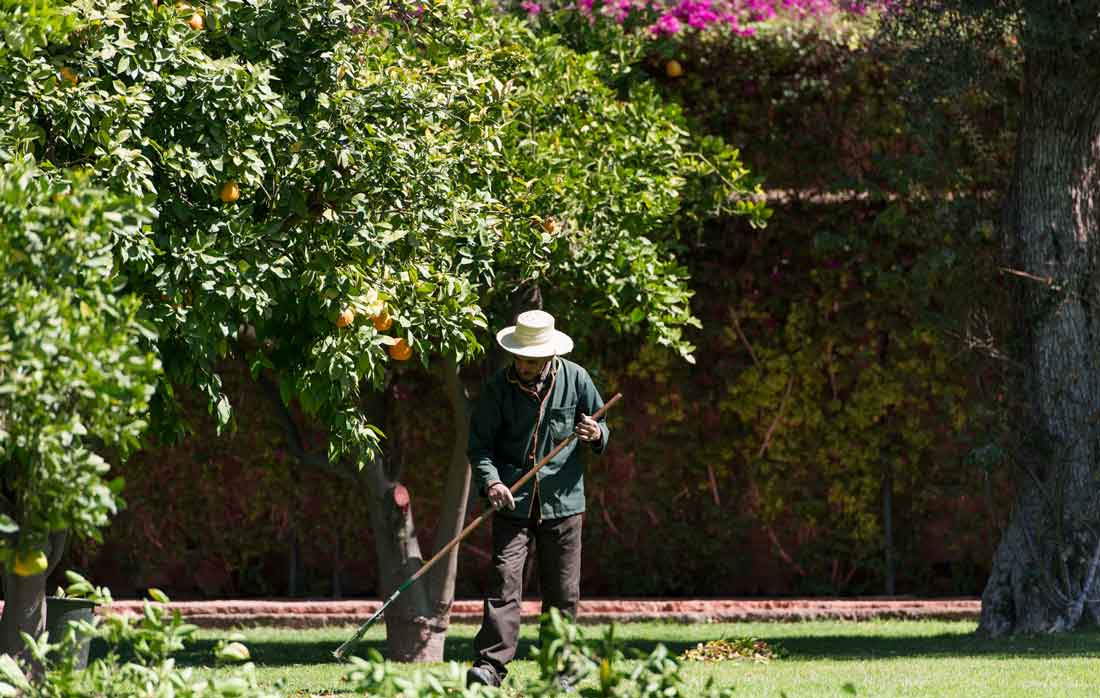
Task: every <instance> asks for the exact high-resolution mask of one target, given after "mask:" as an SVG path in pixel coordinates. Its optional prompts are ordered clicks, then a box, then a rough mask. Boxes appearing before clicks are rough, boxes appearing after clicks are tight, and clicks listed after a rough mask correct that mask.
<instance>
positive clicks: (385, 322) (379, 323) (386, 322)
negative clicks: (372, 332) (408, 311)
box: [371, 310, 393, 332]
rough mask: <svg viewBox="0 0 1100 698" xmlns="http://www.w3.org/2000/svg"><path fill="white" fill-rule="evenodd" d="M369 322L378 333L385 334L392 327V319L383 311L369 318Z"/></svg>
mask: <svg viewBox="0 0 1100 698" xmlns="http://www.w3.org/2000/svg"><path fill="white" fill-rule="evenodd" d="M371 322H373V323H374V329H376V330H378V331H379V332H385V331H386V330H388V329H390V328H391V327H393V318H392V317H390V314H389V313H388V312H386V311H385V310H383V311H382V312H380V313H378V314H377V315H375V316H373V317H371Z"/></svg>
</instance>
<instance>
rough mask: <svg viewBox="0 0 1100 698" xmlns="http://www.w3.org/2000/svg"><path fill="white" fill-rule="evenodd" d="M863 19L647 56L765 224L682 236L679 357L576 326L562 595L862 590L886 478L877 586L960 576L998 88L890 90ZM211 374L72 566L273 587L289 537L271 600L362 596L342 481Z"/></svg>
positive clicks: (436, 482)
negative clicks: (188, 433)
mask: <svg viewBox="0 0 1100 698" xmlns="http://www.w3.org/2000/svg"><path fill="white" fill-rule="evenodd" d="M868 37H869V34H868V31H867V26H866V25H858V26H856V25H853V26H829V27H825V28H822V27H818V28H817V29H814V28H812V27H811V28H807V27H802V28H799V27H797V26H795V25H792V24H784V23H776V24H774V25H769V26H764V27H761V28H759V29H758V31H757V32H756V33H755V35H754V36H751V37H747V36H736V35H730V34H724V35H717V34H705V33H704V34H698V35H692V36H691V37H690V38H687V39H685V40H684V43H668V42H665V43H661V44H654V48H653V50H652V51H651V52H650V54H649V56H648V57H647V59H646V63H645V64H644V66H643V67H645V68H646V69H647V70H649V71H650V72H651V73H652V76H653V79H655V80H658V81H660V82H661V83H662V86H663V88H664V89H665V91H666V94H667V96H668V98H669V99H672V100H676V101H679V102H680V103H681V104H682V105H683V109H684V111H685V113H686V114H688V115H689V116H690V118H691V119H692V122H693V123H694V124H695V125H696V127H697V128H699V129H702V130H706V131H709V132H712V133H715V134H718V135H722V136H724V137H725V138H727V139H728V140H729V141H730V142H733V143H736V144H739V145H740V146H741V148H742V156H743V157H744V159H745V161H746V162H748V163H750V164H751V167H752V169H753V171H754V172H757V173H759V174H761V175H762V176H763V177H764V178H765V181H766V188H767V189H768V191H769V192H770V193H771V194H770V196H771V205H772V207H773V209H774V215H773V216H772V218H771V221H770V223H769V226H768V227H767V228H766V229H764V230H756V229H753V228H752V227H750V226H749V225H747V224H745V223H742V222H739V221H737V220H735V219H729V220H716V221H712V222H710V223H709V224H707V226H706V227H705V228H704V229H703V230H701V231H700V232H699V233H698V234H697V235H695V236H693V237H691V238H689V239H684V240H683V241H682V250H681V252H680V258H681V261H683V262H684V263H686V264H687V266H688V267H689V268H690V269H691V271H692V273H693V277H694V287H695V290H696V296H695V299H694V301H693V311H694V312H695V314H696V315H697V316H698V317H699V318H700V319H702V320H703V323H704V326H703V328H702V329H701V330H699V331H698V332H696V333H695V334H696V336H694V337H692V338H691V340H692V341H693V342H694V343H695V344H696V345H697V346H698V351H697V352H696V358H697V361H698V363H697V364H696V365H694V366H692V365H688V364H686V363H684V362H683V361H682V360H681V359H680V358H679V357H678V356H675V355H672V354H671V353H668V352H666V351H663V350H660V349H658V348H655V347H643V348H641V349H640V350H639V348H638V347H637V346H632V345H629V344H625V343H622V342H619V341H616V340H614V339H611V338H610V337H606V338H605V337H600V336H583V337H581V336H578V337H576V339H577V340H578V341H577V345H578V348H577V350H576V352H575V357H574V358H576V359H577V360H579V361H581V362H582V363H584V364H586V365H589V366H591V367H592V369H593V373H594V375H595V376H596V379H597V383H598V384H599V385H600V387H601V388H602V389H603V391H604V392H605V394H607V395H609V394H611V393H612V392H614V391H616V390H619V391H622V392H623V393H624V396H625V398H626V399H625V401H624V405H623V407H622V408H621V409H618V410H617V414H615V415H614V416H613V417H612V428H613V444H614V445H613V448H612V449H611V451H610V452H609V454H608V455H606V456H605V457H604V458H602V459H600V460H597V461H593V462H592V464H591V466H592V467H591V471H590V480H589V487H588V491H589V513H588V517H587V520H586V533H585V536H586V544H587V554H586V558H585V567H584V581H583V589H582V591H583V593H584V594H587V595H734V594H795V593H799V594H802V593H829V594H834V593H840V594H847V593H880V592H881V591H882V590H883V589H884V581H885V575H886V567H885V563H884V540H885V531H884V503H885V502H886V501H887V497H886V494H887V493H889V494H890V497H889V503H890V516H891V518H892V524H893V525H892V527H891V531H892V537H893V556H894V558H895V560H896V572H897V586H896V590H897V592H898V593H913V594H958V593H976V592H978V591H980V588H981V585H982V583H983V581H984V576H985V573H986V570H987V568H988V564H989V560H990V557H991V553H992V546H993V545H994V543H995V541H996V537H997V536H996V531H997V528H998V526H999V525H1000V523H1001V522H1002V521H1003V519H1004V516H1005V513H1006V507H1007V503H1008V501H1009V499H1008V497H1006V496H1005V491H1006V489H1007V487H1008V485H1007V477H1006V473H1003V472H1001V471H1000V470H998V469H997V467H996V466H997V463H996V459H995V458H990V457H988V456H989V454H995V453H996V450H995V444H996V442H997V434H998V429H999V428H1000V419H1001V414H1000V410H999V407H998V405H999V401H1000V399H1001V396H1000V395H999V394H998V393H997V389H996V385H998V381H997V375H998V372H999V371H1000V370H1002V369H1001V366H1000V365H999V364H998V362H997V360H996V359H995V358H992V355H993V353H994V352H993V350H994V349H995V346H996V344H995V342H996V340H997V338H999V337H1000V336H1001V329H1002V324H1003V320H1004V319H1003V318H1002V317H1001V316H1000V315H999V313H1000V312H1001V308H1003V307H1004V303H1003V302H1001V301H1002V296H1001V294H1002V289H1001V286H1000V283H999V279H998V276H997V268H998V265H997V257H998V244H997V240H996V236H995V234H994V225H993V220H994V219H995V216H996V206H997V203H998V199H999V192H1000V191H1001V190H1002V189H1003V183H1004V179H1005V176H1006V168H1007V165H1008V163H1009V160H1010V154H1011V153H1010V147H1011V142H1012V124H1010V123H1006V122H1005V121H1004V120H1003V119H1002V118H1001V114H1003V113H1006V112H1007V110H1006V109H1004V105H1005V104H1006V103H1007V100H1010V99H1011V98H1012V89H1011V88H1012V86H1014V85H1015V84H1016V83H1015V79H1014V76H1012V75H1006V76H1005V79H1004V80H1003V81H1002V82H1003V85H1004V86H1005V88H1006V90H1005V93H1004V94H978V93H975V94H972V95H970V96H969V97H968V98H967V99H966V100H964V101H952V102H950V103H932V102H912V101H906V100H903V99H901V97H902V96H903V91H902V88H901V87H900V86H899V82H900V80H898V79H897V77H896V76H897V75H898V72H897V60H898V59H897V58H896V57H895V56H894V54H893V53H892V52H891V51H890V50H889V47H885V48H884V47H877V48H869V46H870V45H871V44H870V42H869V39H868ZM670 59H675V60H677V61H678V62H679V64H680V65H681V66H682V69H683V75H681V76H679V77H670V72H674V71H669V70H667V67H666V66H667V61H668V60H670ZM922 108H923V109H926V111H925V112H924V113H921V114H914V113H913V112H914V110H918V109H922ZM914 115H916V116H921V117H923V118H922V119H920V120H919V123H920V125H914V122H913V120H911V119H909V118H908V117H910V116H914ZM547 300H548V309H550V310H551V311H553V309H554V305H555V304H565V303H569V302H570V301H569V299H568V298H556V297H554V296H553V294H552V293H549V294H547ZM564 329H565V330H566V331H569V329H570V328H568V327H566V328H564ZM467 373H468V375H467V378H468V379H469V381H470V384H471V386H474V387H476V384H477V383H478V381H479V380H480V377H481V376H480V375H479V374H478V372H477V369H476V368H472V369H471V370H470V371H468V372H467ZM234 390H235V391H236V393H237V394H238V395H239V396H241V397H240V398H239V399H238V401H237V404H239V405H240V407H239V408H238V419H239V424H240V426H239V430H238V432H237V433H236V434H235V435H232V436H230V437H228V438H223V439H218V440H216V439H215V438H214V437H213V431H214V430H213V425H206V424H205V423H204V419H203V417H202V414H201V410H199V409H198V408H197V404H198V403H197V402H196V409H195V410H194V413H193V414H194V417H195V421H196V423H197V424H199V425H200V426H199V427H198V428H197V430H196V433H195V434H194V436H192V437H191V438H190V439H189V440H188V441H187V442H186V443H185V444H184V445H183V446H181V447H178V448H162V449H157V450H155V451H147V452H144V453H142V454H139V455H138V456H137V457H135V458H134V459H132V460H131V461H130V462H129V463H128V464H127V465H126V466H125V467H124V468H123V474H124V475H125V476H126V478H127V483H128V485H127V490H126V493H125V496H126V498H127V499H128V500H129V501H130V502H131V506H130V508H129V509H128V510H126V511H125V512H123V513H122V514H121V515H120V516H119V517H118V518H117V519H116V521H115V522H114V524H113V525H112V528H111V529H110V530H109V531H108V532H106V535H105V540H106V541H107V542H106V543H105V544H104V546H103V547H102V548H84V549H81V550H79V551H77V555H78V557H79V561H80V562H81V563H82V564H83V565H84V566H85V567H87V568H90V569H91V571H92V574H93V575H94V576H95V578H97V579H101V580H103V581H104V582H106V583H109V584H110V585H111V586H112V587H113V588H115V589H116V591H117V592H118V593H120V594H121V595H125V592H126V590H127V589H133V590H134V591H135V592H136V591H138V590H140V589H143V588H144V587H146V586H150V585H153V586H161V587H165V588H168V589H169V590H171V591H173V592H175V594H176V595H178V596H186V595H192V594H205V595H212V596H215V595H273V594H274V595H280V594H285V593H287V592H288V589H289V587H288V579H289V576H290V575H289V572H288V570H289V569H290V567H291V557H290V550H291V549H292V548H296V549H297V551H298V552H297V553H296V554H297V555H298V559H299V560H300V566H301V567H302V568H303V571H304V575H303V576H302V577H301V578H300V579H299V580H298V581H297V589H296V591H297V592H298V593H307V594H311V595H327V594H331V593H333V592H334V591H335V590H336V588H337V587H339V590H340V592H341V593H343V594H375V595H376V594H379V593H380V590H379V589H378V588H377V584H376V581H375V574H376V571H375V566H374V545H373V543H372V542H371V540H370V533H369V530H368V527H367V510H368V507H369V503H368V502H366V501H365V497H366V495H365V489H363V488H356V487H354V486H349V483H348V482H347V481H346V480H343V479H340V478H338V477H336V476H334V475H329V474H326V473H323V472H303V471H301V470H300V469H299V468H298V467H297V466H292V465H291V462H290V460H288V458H287V456H286V454H287V452H288V449H287V447H286V444H285V439H286V435H285V432H284V430H283V429H282V428H281V424H280V420H281V419H282V416H281V415H280V413H279V411H278V409H277V406H276V404H275V403H273V402H271V401H270V400H268V399H267V398H266V396H265V394H264V392H263V390H262V389H261V388H260V387H259V386H256V385H253V384H251V383H250V382H249V381H248V380H247V379H246V377H245V374H243V373H242V374H241V376H240V381H239V382H238V383H237V384H236V385H235V386H234ZM387 400H388V405H389V407H390V409H389V412H388V414H389V417H388V421H389V423H388V424H387V425H386V428H387V433H388V434H389V435H390V439H391V442H392V444H393V447H392V448H391V451H390V452H391V454H393V457H400V458H402V459H404V460H405V463H406V464H407V467H406V468H405V472H407V473H410V476H409V482H407V483H406V484H407V486H408V487H409V489H410V491H411V492H412V494H413V506H414V507H415V508H416V515H417V517H418V520H419V521H420V522H422V524H423V525H424V527H423V529H422V530H421V534H422V539H421V540H422V544H424V545H426V544H428V542H429V541H430V540H431V534H432V531H431V530H430V526H431V523H432V522H433V521H434V518H435V517H434V514H435V512H434V511H433V510H432V509H433V507H434V506H437V505H438V501H439V493H440V490H441V483H440V480H441V479H442V475H441V473H442V467H443V462H444V460H445V459H444V457H443V455H444V454H446V453H447V452H448V448H449V433H448V432H449V425H448V423H447V418H446V414H447V412H446V401H445V399H444V397H443V394H442V392H441V390H440V388H439V386H438V385H437V384H436V383H435V381H434V379H433V378H432V377H431V376H428V375H425V374H421V373H419V372H417V370H415V369H413V368H409V369H403V372H402V374H401V375H400V377H399V379H398V380H397V381H396V383H395V386H394V388H393V389H392V390H391V391H390V393H389V394H388V396H387ZM299 417H300V416H299ZM312 438H314V439H315V440H316V442H317V443H316V444H315V445H316V447H317V448H322V446H321V444H322V443H323V438H324V435H323V434H320V433H315V434H313V437H312ZM308 445H309V444H307V446H308ZM353 484H354V483H352V485H353ZM486 534H487V531H481V532H480V534H479V535H476V536H474V537H473V538H472V539H471V540H470V542H469V543H468V544H466V545H464V547H463V553H462V559H461V562H460V568H459V570H460V571H459V580H458V594H459V595H460V596H471V595H474V596H476V595H478V594H480V593H481V588H482V585H483V584H484V582H485V580H486V578H487V574H486V572H487V568H488V561H489V560H488V543H487V538H486ZM293 541H297V543H296V545H295V544H293Z"/></svg>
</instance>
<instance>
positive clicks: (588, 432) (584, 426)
mask: <svg viewBox="0 0 1100 698" xmlns="http://www.w3.org/2000/svg"><path fill="white" fill-rule="evenodd" d="M573 431H575V432H576V433H577V438H579V439H580V440H581V441H599V440H600V439H601V438H602V437H603V432H601V431H600V425H599V424H598V423H597V422H596V420H594V419H592V418H591V417H589V416H588V415H586V414H583V413H582V414H581V420H580V421H579V422H577V426H575V427H573Z"/></svg>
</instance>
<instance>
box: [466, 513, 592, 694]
mask: <svg viewBox="0 0 1100 698" xmlns="http://www.w3.org/2000/svg"><path fill="white" fill-rule="evenodd" d="M581 519H582V515H581V514H577V515H575V516H567V517H565V518H563V519H547V520H543V521H534V520H517V519H510V518H508V517H506V516H501V515H500V514H497V515H495V516H494V517H493V582H492V585H491V586H490V587H489V594H488V596H487V597H486V599H485V609H484V612H483V615H482V619H481V630H479V631H478V633H477V637H476V638H474V652H475V653H476V655H477V657H476V658H475V659H474V663H475V664H481V665H488V666H490V667H492V669H493V670H494V671H496V672H497V675H498V676H499V677H500V678H501V679H503V678H504V677H505V675H506V674H507V673H508V670H507V669H506V668H505V665H506V664H508V662H510V661H512V658H513V657H515V656H516V644H517V643H518V642H519V621H520V601H521V600H522V599H523V565H524V563H525V562H526V560H527V546H528V544H529V543H530V541H531V540H532V539H533V540H534V541H535V553H536V555H537V556H538V567H539V586H540V587H541V588H542V611H543V613H545V612H546V611H548V610H550V609H551V608H557V609H559V610H560V611H561V612H562V613H565V614H567V615H569V616H570V617H571V618H573V617H576V615H577V601H578V600H579V599H580V582H581Z"/></svg>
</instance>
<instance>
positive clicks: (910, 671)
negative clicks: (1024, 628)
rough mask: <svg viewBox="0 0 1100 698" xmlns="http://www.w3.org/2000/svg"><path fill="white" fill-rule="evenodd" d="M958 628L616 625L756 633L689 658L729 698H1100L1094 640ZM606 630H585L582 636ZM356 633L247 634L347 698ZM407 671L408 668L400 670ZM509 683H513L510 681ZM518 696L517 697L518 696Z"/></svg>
mask: <svg viewBox="0 0 1100 698" xmlns="http://www.w3.org/2000/svg"><path fill="white" fill-rule="evenodd" d="M974 627H975V626H974V624H973V623H965V622H928V621H882V622H864V623H837V622H828V623H825V622H815V623H746V624H699V625H680V624H665V623H637V624H627V625H620V626H617V627H616V635H617V637H619V638H620V639H621V640H622V641H623V642H624V644H625V646H626V647H627V648H631V647H632V648H636V649H639V650H642V651H646V652H648V651H649V650H651V649H652V648H653V647H654V646H656V644H657V643H664V644H665V645H666V646H667V647H668V648H669V649H670V650H672V651H673V652H674V653H676V654H679V653H681V652H683V651H684V650H685V649H689V648H691V647H694V646H695V645H696V644H697V643H699V642H705V641H707V640H712V639H718V638H722V637H727V638H733V637H744V636H755V637H758V638H762V639H764V640H766V641H767V642H768V643H770V644H772V645H775V646H778V647H780V648H781V649H782V650H783V651H784V652H785V656H783V657H782V658H780V659H777V660H775V661H773V662H771V663H768V664H752V663H747V662H743V661H727V662H722V663H717V664H704V663H698V662H688V663H686V664H685V666H684V672H683V673H684V676H685V677H686V678H687V679H688V681H689V682H691V683H692V684H696V683H697V684H698V685H700V686H701V685H702V684H703V683H704V682H705V681H706V680H707V678H709V677H711V676H714V677H715V678H716V679H717V681H718V682H719V683H720V685H724V686H733V687H735V688H736V695H738V696H773V697H775V698H779V696H782V695H784V694H785V695H786V696H789V698H811V697H818V696H845V697H847V696H851V695H853V690H854V695H858V696H914V697H915V696H919V697H920V698H932V697H934V696H960V697H965V698H973V697H975V696H990V697H994V696H995V697H996V698H1010V697H1013V696H1019V697H1021V698H1023V697H1025V696H1026V697H1027V698H1034V697H1036V696H1057V697H1059V698H1062V697H1067V696H1090V697H1091V696H1095V695H1096V694H1097V693H1098V692H1100V661H1098V659H1100V632H1097V631H1088V632H1081V633H1075V634H1071V635H1060V636H1041V637H1028V638H1017V639H1004V640H995V641H990V640H983V639H980V638H977V637H975V636H974V634H973V631H974ZM605 629H606V628H605V627H604V626H586V627H585V628H584V633H585V636H586V637H589V638H594V637H599V636H601V635H602V634H603V632H604V630H605ZM353 630H354V628H350V627H349V628H342V629H324V630H278V629H270V628H257V629H245V630H243V631H241V632H243V633H244V635H245V636H246V638H247V639H246V640H245V643H246V644H247V645H248V646H249V648H250V650H251V651H252V657H253V659H254V661H255V663H256V665H257V669H258V671H259V675H260V676H261V678H262V680H263V681H265V682H274V681H275V679H277V678H278V677H285V678H286V680H287V688H288V689H289V690H290V691H291V692H292V693H293V694H296V695H310V694H314V695H316V694H340V693H347V692H348V691H347V687H346V686H344V685H343V684H342V681H341V679H342V677H343V674H344V672H345V670H346V666H345V665H341V664H339V663H337V662H335V661H334V660H333V659H332V655H331V652H332V650H333V649H334V648H335V647H336V646H338V645H339V644H340V643H341V642H342V641H343V640H345V639H346V638H347V637H349V636H350V635H351V633H352V631H353ZM475 632H476V626H472V625H457V626H454V627H453V628H452V630H451V633H450V635H449V637H448V641H447V652H446V658H447V659H448V660H452V659H453V660H457V661H466V660H468V659H469V657H470V647H471V642H472V640H473V636H474V633H475ZM228 634H229V631H213V630H208V631H203V632H202V633H201V634H200V635H199V641H198V642H197V643H194V644H193V645H191V647H190V648H189V649H188V650H187V651H185V652H184V653H182V654H180V655H178V662H179V663H180V664H181V665H184V666H194V667H197V669H198V671H200V672H203V673H206V674H210V673H214V672H216V671H220V670H216V669H213V668H211V660H210V650H211V648H212V647H213V645H214V643H215V642H216V641H217V640H218V639H220V638H224V637H226V636H227V635H228ZM534 639H535V624H534V623H525V624H524V628H523V641H522V643H521V646H520V653H519V655H518V656H520V657H527V656H528V652H529V651H530V648H531V645H532V642H533V640H534ZM367 647H375V648H377V649H379V650H381V649H383V647H384V643H383V628H381V627H377V628H372V629H371V632H370V633H368V635H367V637H366V639H365V642H364V643H363V644H362V645H360V646H359V649H360V651H359V652H357V653H359V654H362V653H364V652H365V648H367ZM411 670H412V668H411V667H410V671H411ZM512 673H513V675H515V676H518V677H522V678H530V677H533V676H534V675H535V673H536V669H535V666H534V664H533V663H532V662H530V661H518V662H514V663H513V664H512ZM509 682H511V677H510V678H509ZM517 695H518V694H517Z"/></svg>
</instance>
